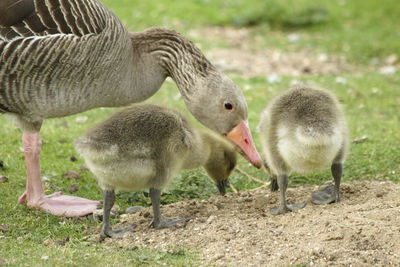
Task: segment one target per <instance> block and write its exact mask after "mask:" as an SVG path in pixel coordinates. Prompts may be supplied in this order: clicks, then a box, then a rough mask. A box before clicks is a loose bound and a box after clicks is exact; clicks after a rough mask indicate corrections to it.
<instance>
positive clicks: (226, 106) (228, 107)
mask: <svg viewBox="0 0 400 267" xmlns="http://www.w3.org/2000/svg"><path fill="white" fill-rule="evenodd" d="M224 106H225V109H227V110H232V109H233V106H232V104H231V103H229V102H225V103H224Z"/></svg>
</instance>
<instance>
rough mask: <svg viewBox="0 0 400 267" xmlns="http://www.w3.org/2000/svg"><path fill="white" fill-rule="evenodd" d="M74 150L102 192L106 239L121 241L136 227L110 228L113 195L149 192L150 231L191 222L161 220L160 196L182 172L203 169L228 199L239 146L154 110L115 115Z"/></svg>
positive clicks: (145, 108) (174, 114)
mask: <svg viewBox="0 0 400 267" xmlns="http://www.w3.org/2000/svg"><path fill="white" fill-rule="evenodd" d="M75 148H76V150H77V152H78V153H79V154H80V155H81V156H82V157H83V158H84V160H85V162H86V164H87V166H88V168H89V169H90V170H91V172H92V173H93V174H94V176H95V178H96V179H97V181H98V183H99V185H100V187H101V188H102V189H103V190H104V192H103V194H104V215H103V227H102V231H101V235H102V237H103V238H105V237H119V236H122V235H124V234H126V233H128V232H132V231H133V230H134V227H135V225H131V226H128V227H124V228H118V229H115V230H113V229H112V228H111V225H110V211H111V208H112V206H113V205H114V201H115V190H130V191H136V190H142V189H149V191H150V198H151V202H152V206H153V213H154V217H153V220H152V222H151V224H150V225H151V226H153V227H154V228H156V229H160V228H167V227H172V226H174V225H176V224H178V223H182V222H186V221H188V220H190V218H164V217H163V216H162V215H161V212H160V198H161V190H162V189H163V188H164V187H165V186H166V185H167V184H168V182H170V180H171V178H172V177H174V176H175V175H176V174H177V173H178V172H179V171H180V170H183V169H192V168H197V167H200V166H203V167H204V168H205V170H206V172H207V173H208V174H209V175H210V176H211V178H212V179H213V180H214V181H215V183H216V185H217V187H218V189H219V191H220V193H221V194H225V186H227V185H228V177H229V175H230V173H231V172H232V170H233V169H234V168H235V166H236V160H237V154H236V153H237V151H236V148H235V146H234V145H233V144H231V143H230V142H229V141H227V140H225V139H224V138H223V137H222V136H221V137H220V136H217V135H215V134H213V133H210V132H208V131H205V130H195V129H193V128H192V127H191V125H190V124H189V122H188V120H187V119H186V118H185V117H184V116H183V115H182V114H181V113H179V112H178V111H176V110H173V109H169V108H165V107H160V106H156V105H151V104H146V105H135V106H132V107H130V108H127V109H124V110H122V111H120V112H117V113H116V114H114V115H113V116H111V117H110V118H109V119H107V120H106V121H104V122H102V123H100V124H99V125H97V126H96V127H95V128H93V129H92V130H89V131H88V132H87V133H85V134H84V135H83V136H82V137H80V138H78V139H77V140H75Z"/></svg>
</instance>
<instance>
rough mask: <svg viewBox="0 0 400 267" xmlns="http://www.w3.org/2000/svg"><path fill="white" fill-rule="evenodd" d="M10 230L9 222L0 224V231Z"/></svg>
mask: <svg viewBox="0 0 400 267" xmlns="http://www.w3.org/2000/svg"><path fill="white" fill-rule="evenodd" d="M9 230H10V226H9V225H8V224H5V223H2V224H0V231H2V232H7V231H9Z"/></svg>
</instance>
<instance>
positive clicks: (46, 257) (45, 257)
mask: <svg viewBox="0 0 400 267" xmlns="http://www.w3.org/2000/svg"><path fill="white" fill-rule="evenodd" d="M40 259H42V260H44V261H47V260H49V256H47V255H43V256H42V257H41V258H40Z"/></svg>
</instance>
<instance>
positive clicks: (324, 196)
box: [311, 184, 340, 205]
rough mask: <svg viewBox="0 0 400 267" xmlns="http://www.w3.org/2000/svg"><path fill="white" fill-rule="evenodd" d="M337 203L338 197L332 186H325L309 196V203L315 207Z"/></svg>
mask: <svg viewBox="0 0 400 267" xmlns="http://www.w3.org/2000/svg"><path fill="white" fill-rule="evenodd" d="M339 201H340V196H339V194H337V193H336V190H335V186H334V185H333V184H330V185H328V186H326V187H325V188H324V189H321V190H318V191H313V192H312V194H311V202H312V203H314V204H317V205H326V204H330V203H334V202H339Z"/></svg>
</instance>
